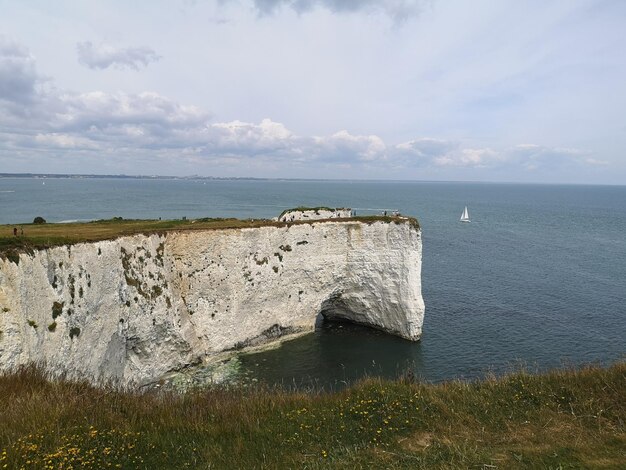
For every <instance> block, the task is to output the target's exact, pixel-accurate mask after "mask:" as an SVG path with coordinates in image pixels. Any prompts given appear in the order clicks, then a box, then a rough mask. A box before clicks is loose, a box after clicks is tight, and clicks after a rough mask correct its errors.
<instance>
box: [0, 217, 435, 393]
mask: <svg viewBox="0 0 626 470" xmlns="http://www.w3.org/2000/svg"><path fill="white" fill-rule="evenodd" d="M319 313H322V314H323V315H324V316H326V317H329V318H342V319H347V320H350V321H354V322H358V323H361V324H364V325H370V326H373V327H376V328H380V329H383V330H385V331H388V332H390V333H392V334H396V335H399V336H401V337H403V338H407V339H410V340H417V339H419V337H420V334H421V327H422V320H423V315H424V304H423V301H422V296H421V237H420V232H419V230H418V229H416V228H415V227H414V226H412V225H411V224H410V223H409V222H408V221H407V222H398V223H386V222H373V223H371V224H366V223H361V222H355V221H349V222H348V221H346V222H316V223H306V224H294V225H290V226H285V227H272V226H267V227H260V228H250V229H224V230H199V231H191V230H189V231H181V232H169V233H167V234H165V235H156V234H155V235H151V236H146V235H136V236H131V237H123V238H119V239H117V240H113V241H101V242H95V243H85V244H78V245H72V246H62V247H57V248H51V249H47V250H39V251H35V252H34V253H33V254H22V255H20V260H19V264H15V263H14V262H11V261H8V260H6V259H0V331H1V333H0V369H1V370H8V369H11V368H13V367H16V366H18V365H21V364H27V363H31V362H40V363H45V367H46V368H47V369H48V370H50V371H51V372H53V373H61V372H63V373H67V374H69V376H71V377H81V378H87V379H89V380H91V381H93V382H103V381H115V382H117V383H121V384H126V385H141V384H145V383H148V382H150V381H153V380H156V379H158V378H159V377H160V376H162V375H163V374H164V373H166V372H168V371H171V370H175V369H178V368H181V367H184V366H186V365H189V364H191V363H194V362H196V361H198V360H200V359H202V358H205V357H207V356H211V355H214V354H217V353H219V352H222V351H225V350H229V349H233V348H240V347H245V346H251V345H256V344H260V343H262V342H267V341H270V340H272V339H275V338H277V337H280V336H284V335H289V334H295V333H301V332H306V331H312V330H313V329H314V325H315V319H316V317H317V315H318V314H319Z"/></svg>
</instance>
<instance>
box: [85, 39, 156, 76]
mask: <svg viewBox="0 0 626 470" xmlns="http://www.w3.org/2000/svg"><path fill="white" fill-rule="evenodd" d="M76 50H77V52H78V62H79V63H80V64H81V65H84V66H86V67H89V68H90V69H101V70H103V69H107V68H109V67H115V68H118V69H124V68H128V69H133V70H139V69H140V68H141V67H147V66H148V64H150V63H151V62H156V61H157V60H159V59H160V58H161V56H159V55H158V54H157V53H156V52H155V51H154V50H152V49H151V48H149V47H145V46H143V47H126V48H117V47H113V46H110V45H106V44H101V45H99V46H95V45H94V44H92V43H91V42H90V41H86V42H79V43H78V44H76Z"/></svg>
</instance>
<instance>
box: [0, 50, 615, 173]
mask: <svg viewBox="0 0 626 470" xmlns="http://www.w3.org/2000/svg"><path fill="white" fill-rule="evenodd" d="M42 81H43V80H42V79H41V77H40V75H39V74H38V72H37V70H36V64H35V61H34V59H33V57H32V56H31V55H30V54H29V52H28V50H26V49H25V48H23V47H21V46H19V45H18V44H15V43H13V42H10V41H7V40H2V42H0V158H3V159H6V161H10V160H11V159H13V160H15V159H16V158H18V159H21V161H22V162H24V161H27V160H28V159H30V160H29V161H30V162H31V163H30V166H29V167H28V169H29V170H32V171H37V170H38V169H39V168H41V166H42V165H41V164H42V162H44V161H49V160H50V159H57V161H59V162H63V161H64V160H63V159H64V158H65V156H69V155H72V156H73V160H72V165H73V166H72V168H73V171H76V172H80V171H84V170H82V169H81V168H80V163H81V159H83V160H84V161H91V162H93V161H98V160H101V159H102V158H103V157H104V156H106V161H107V162H108V164H109V165H110V167H111V168H116V167H118V168H129V165H130V167H131V168H132V165H133V164H132V163H129V162H132V161H133V159H140V160H141V161H142V164H144V165H152V166H155V167H160V168H162V169H165V172H169V173H170V174H172V173H177V171H176V169H178V168H181V166H180V165H183V166H184V165H187V166H186V167H185V168H197V167H198V165H204V166H205V167H208V168H213V166H215V165H228V166H229V167H230V168H233V169H234V170H236V171H238V172H239V174H249V173H248V172H249V171H250V168H251V167H252V165H255V166H256V167H257V168H261V170H262V171H270V170H268V169H271V170H272V171H278V172H280V171H283V173H274V176H294V173H293V172H296V171H297V168H306V169H308V170H312V169H316V170H317V169H319V168H323V169H324V171H326V174H328V175H333V176H336V175H344V174H352V175H358V174H359V171H369V172H370V174H371V175H377V174H380V175H381V176H382V175H385V174H387V173H388V172H389V171H395V172H396V174H397V175H407V176H408V175H409V174H411V173H410V172H411V171H413V170H416V169H418V168H419V169H424V168H431V169H433V170H446V169H447V170H449V169H451V168H463V169H464V171H465V170H468V171H481V170H484V169H505V170H507V171H526V172H530V173H532V172H537V171H540V170H547V171H549V170H552V169H556V168H564V167H572V166H573V165H574V166H576V165H586V166H592V165H593V166H598V165H603V164H604V163H606V162H603V161H602V160H598V159H597V158H595V156H594V155H592V154H590V153H588V152H583V151H581V150H578V149H571V148H557V147H547V146H541V145H536V144H521V145H517V146H514V147H510V148H505V149H502V150H497V149H496V150H494V149H491V148H489V147H480V146H473V145H466V144H463V143H461V142H457V141H453V140H445V139H434V138H428V137H422V138H416V139H413V140H410V141H407V142H404V143H399V144H389V143H386V142H385V141H384V140H383V139H382V138H381V137H380V136H377V135H375V134H369V135H362V134H353V133H351V132H349V131H348V130H341V131H338V132H335V133H332V134H330V135H318V136H301V135H297V134H296V133H295V132H293V131H292V130H290V129H289V128H288V127H287V126H286V125H285V124H283V123H280V122H276V121H273V120H272V119H269V118H266V119H263V120H261V121H260V122H258V123H254V122H244V121H240V120H234V121H230V122H212V116H211V115H210V114H209V113H208V112H206V111H204V110H202V109H200V108H198V107H196V106H192V105H184V104H181V103H178V102H176V101H174V100H172V99H170V98H167V97H165V96H162V95H160V94H158V93H154V92H143V93H135V94H132V93H122V92H117V93H107V92H103V91H92V92H88V93H75V92H71V91H63V90H58V89H57V88H55V87H53V86H48V87H42V86H39V84H40V83H41V82H42ZM131 157H132V158H131ZM68 161H69V160H68ZM174 163H177V164H178V166H172V165H173V164H174ZM142 168H143V167H142ZM285 168H287V169H288V170H289V171H285ZM294 168H296V170H294ZM348 170H349V171H350V172H349V173H343V174H342V173H341V171H346V172H348ZM354 170H357V171H354ZM63 171H68V170H67V169H63ZM135 171H136V172H141V171H137V170H135ZM153 172H154V171H152V170H148V169H146V170H145V171H143V173H153ZM289 172H291V173H289ZM437 174H444V173H437Z"/></svg>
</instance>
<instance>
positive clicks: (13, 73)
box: [0, 35, 39, 105]
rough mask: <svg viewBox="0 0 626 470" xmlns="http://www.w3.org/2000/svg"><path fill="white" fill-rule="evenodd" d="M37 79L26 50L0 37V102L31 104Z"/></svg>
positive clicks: (30, 57)
mask: <svg viewBox="0 0 626 470" xmlns="http://www.w3.org/2000/svg"><path fill="white" fill-rule="evenodd" d="M38 79H39V77H38V76H37V73H36V70H35V60H34V58H33V57H32V56H31V55H30V54H29V52H28V50H27V49H26V48H24V47H22V46H20V45H19V44H17V43H15V42H12V41H10V40H9V39H8V38H5V37H4V36H1V35H0V100H4V101H6V102H10V103H14V104H18V105H22V104H25V103H28V102H31V101H32V99H33V96H34V95H35V87H36V84H37V81H38Z"/></svg>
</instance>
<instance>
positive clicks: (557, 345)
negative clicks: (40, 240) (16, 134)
mask: <svg viewBox="0 0 626 470" xmlns="http://www.w3.org/2000/svg"><path fill="white" fill-rule="evenodd" d="M45 183H46V184H45V185H43V184H42V180H37V179H13V178H4V179H3V178H0V223H19V222H28V221H32V220H33V218H34V217H35V216H43V217H44V218H45V219H47V220H48V221H51V222H52V221H56V222H59V221H67V220H91V219H100V218H111V217H114V216H121V217H124V218H158V217H162V218H181V217H183V216H186V217H187V218H193V217H240V218H261V217H273V216H275V215H277V214H278V213H280V212H281V211H282V209H284V208H288V207H294V206H299V205H308V206H320V205H324V206H347V207H352V208H356V209H357V212H358V213H361V214H367V213H377V212H380V211H382V210H394V209H397V210H400V211H401V212H402V213H404V214H409V215H415V216H417V217H418V219H419V221H420V223H421V225H422V228H423V242H424V263H423V273H422V276H423V285H422V290H423V295H424V301H425V303H426V316H425V321H424V331H423V337H422V340H421V341H420V342H418V343H411V342H408V341H405V340H402V339H399V338H395V337H392V336H388V335H385V334H383V333H381V332H378V331H374V330H370V329H367V328H362V327H358V326H355V325H349V324H335V323H324V324H321V325H319V327H318V328H317V329H316V331H315V333H312V334H310V335H307V336H303V337H300V338H297V339H295V340H293V341H287V342H284V343H282V344H281V345H280V346H279V347H277V348H275V349H270V350H266V351H263V352H259V353H255V354H244V355H241V356H240V357H239V358H238V360H237V368H236V374H235V378H236V377H241V378H242V379H244V380H246V381H249V380H254V381H266V382H270V383H282V384H284V385H287V386H292V385H295V386H305V387H308V386H314V387H316V388H325V389H329V388H332V389H336V388H341V387H342V386H344V385H345V384H346V383H348V382H351V381H353V380H355V379H357V378H359V377H362V376H363V375H373V376H385V377H395V376H397V375H398V374H399V373H402V372H403V371H405V370H407V369H410V370H411V371H412V373H413V374H414V375H415V376H417V377H420V378H422V379H424V380H428V381H441V380H446V379H453V378H470V379H471V378H477V377H481V376H483V375H484V374H485V373H486V372H490V371H491V372H495V373H501V372H505V371H507V370H509V369H510V368H512V367H515V365H516V364H519V363H525V364H527V365H528V366H529V367H530V368H531V369H538V370H542V369H546V368H550V367H558V366H561V365H563V364H565V365H573V366H576V365H580V364H585V363H601V364H608V363H611V362H613V361H616V360H619V359H623V358H624V356H625V354H626V342H625V341H624V337H626V307H625V300H626V187H615V186H613V187H610V186H555V185H513V184H479V183H426V182H351V181H245V180H244V181H201V180H195V181H194V180H136V179H47V180H46V181H45ZM465 205H467V206H468V208H469V212H470V217H471V219H472V222H471V223H469V224H463V223H460V222H459V217H460V215H461V212H462V210H463V207H464V206H465ZM187 372H189V371H187ZM198 374H199V375H200V376H201V375H202V374H203V372H202V370H200V369H199V370H198Z"/></svg>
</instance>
